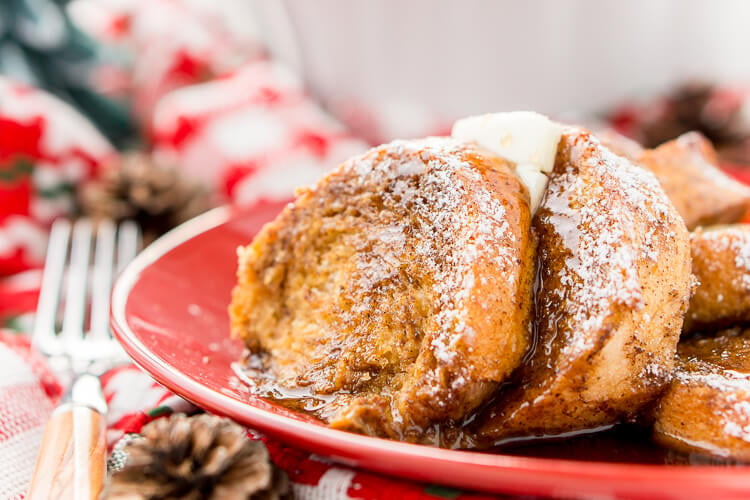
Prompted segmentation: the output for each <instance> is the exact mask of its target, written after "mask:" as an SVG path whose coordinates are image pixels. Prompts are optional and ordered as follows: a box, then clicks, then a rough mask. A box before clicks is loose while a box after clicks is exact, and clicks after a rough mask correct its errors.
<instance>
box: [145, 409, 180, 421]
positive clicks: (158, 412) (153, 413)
mask: <svg viewBox="0 0 750 500" xmlns="http://www.w3.org/2000/svg"><path fill="white" fill-rule="evenodd" d="M173 412H174V410H172V408H170V407H169V406H157V407H156V408H154V409H152V410H149V411H147V412H146V415H148V416H149V417H152V418H156V417H161V416H162V415H169V414H171V413H173Z"/></svg>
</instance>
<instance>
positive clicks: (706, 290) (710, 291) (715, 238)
mask: <svg viewBox="0 0 750 500" xmlns="http://www.w3.org/2000/svg"><path fill="white" fill-rule="evenodd" d="M690 242H691V247H692V259H693V274H694V275H695V277H696V279H697V281H698V286H697V288H696V290H695V294H694V295H693V297H692V299H690V307H689V308H688V312H687V315H686V317H685V330H686V331H695V330H707V331H712V330H713V331H715V330H716V329H719V328H723V327H727V326H732V325H737V324H742V323H748V322H750V224H732V225H727V226H714V227H710V228H698V229H697V230H695V231H694V232H693V233H692V234H691V235H690Z"/></svg>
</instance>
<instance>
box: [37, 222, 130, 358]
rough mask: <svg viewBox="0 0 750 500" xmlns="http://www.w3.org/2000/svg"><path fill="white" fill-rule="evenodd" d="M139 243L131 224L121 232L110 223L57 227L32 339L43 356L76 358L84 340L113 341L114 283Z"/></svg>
mask: <svg viewBox="0 0 750 500" xmlns="http://www.w3.org/2000/svg"><path fill="white" fill-rule="evenodd" d="M140 239H141V237H140V230H139V228H138V226H137V225H136V224H135V223H134V222H132V221H125V222H122V223H121V224H120V225H119V227H115V224H114V223H113V222H112V221H108V220H105V221H97V222H93V221H92V220H90V219H79V220H77V221H75V222H74V223H71V222H69V221H67V220H64V219H58V220H57V221H55V223H54V224H53V225H52V230H51V232H50V238H49V244H48V247H47V257H46V260H45V265H44V274H43V276H42V286H41V290H40V292H39V303H38V305H37V312H36V317H35V320H34V330H33V336H32V340H33V342H34V344H35V345H36V347H37V348H38V349H39V350H41V351H42V352H44V353H45V354H47V355H49V356H57V355H65V354H67V355H73V354H75V351H76V350H77V349H78V348H80V347H81V342H83V340H84V339H86V341H87V343H90V342H93V341H106V340H109V338H110V331H109V295H110V290H111V287H112V280H113V277H114V275H115V273H118V272H120V271H121V270H122V268H123V267H124V266H125V264H127V263H128V262H129V261H130V260H132V259H133V257H135V254H136V252H137V251H138V248H139V246H140ZM89 301H90V304H91V305H90V310H91V315H90V321H89V323H88V327H87V324H86V311H87V305H88V304H89ZM61 302H62V303H63V304H64V311H63V319H62V328H58V323H57V318H58V310H59V307H60V304H61ZM58 331H59V334H58V333H57V332H58Z"/></svg>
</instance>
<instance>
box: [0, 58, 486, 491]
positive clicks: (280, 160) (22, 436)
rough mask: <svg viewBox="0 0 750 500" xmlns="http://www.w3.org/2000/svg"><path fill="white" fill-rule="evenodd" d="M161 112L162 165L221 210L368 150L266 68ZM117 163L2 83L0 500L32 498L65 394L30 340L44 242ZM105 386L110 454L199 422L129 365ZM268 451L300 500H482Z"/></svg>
mask: <svg viewBox="0 0 750 500" xmlns="http://www.w3.org/2000/svg"><path fill="white" fill-rule="evenodd" d="M238 89H244V91H243V92H241V91H238ZM158 109H159V111H158V112H157V114H156V119H155V121H154V130H155V140H156V142H155V149H156V151H157V154H159V155H161V156H164V157H167V158H168V161H174V162H176V163H177V164H179V165H184V168H185V172H184V174H185V175H186V176H191V177H194V178H196V179H201V180H202V181H203V182H205V183H207V184H208V185H210V186H211V187H212V188H213V189H214V190H215V191H216V193H217V197H218V198H220V199H223V200H225V201H233V200H241V201H252V200H254V199H258V198H261V197H269V198H274V197H279V196H281V197H288V196H290V194H291V192H292V190H293V189H294V188H295V187H296V186H297V185H298V184H299V183H300V182H305V181H312V180H314V178H315V177H317V176H318V175H320V174H321V172H323V171H324V169H326V168H330V167H331V166H333V165H335V164H336V162H337V161H340V160H342V159H343V158H344V157H346V156H348V155H349V154H352V153H354V152H356V151H359V150H362V149H364V148H365V147H366V146H365V144H364V143H363V142H362V141H359V140H357V139H355V138H353V137H351V136H350V135H348V134H347V133H346V131H345V130H344V129H343V128H342V127H341V126H340V125H338V124H337V123H336V122H335V121H333V120H332V119H331V118H330V117H328V116H327V115H325V114H324V113H323V112H322V111H321V110H320V109H319V108H318V107H317V106H316V105H315V104H314V103H313V102H312V101H310V99H309V98H308V97H307V96H306V94H305V93H304V91H303V90H302V89H301V87H300V85H299V83H298V82H297V81H296V80H295V79H294V77H293V76H291V75H289V74H287V73H285V72H284V70H283V69H281V68H278V67H276V66H275V65H273V64H272V63H268V62H254V63H251V64H249V65H247V66H244V67H242V68H241V69H240V70H239V71H238V72H236V73H235V74H233V75H230V76H227V77H225V79H222V80H219V81H216V82H211V83H207V84H202V85H198V86H195V87H190V88H186V89H184V90H179V91H176V92H175V93H173V94H169V95H168V96H167V97H166V98H165V99H163V101H162V103H160V105H159V107H158ZM264 124H271V125H273V126H270V125H269V126H268V127H265V128H264ZM238 133H239V134H240V136H239V137H238V136H237V134H238ZM253 134H256V135H257V137H255V138H254V139H253V138H252V135H253ZM243 138H244V139H248V141H247V142H244V140H243ZM251 139H253V140H251ZM248 144H250V145H251V146H252V147H250V146H248ZM117 158H118V153H117V152H116V151H115V150H114V149H113V148H112V147H111V146H110V145H109V144H108V143H107V141H106V140H105V139H104V138H103V137H102V136H101V134H99V133H98V132H97V131H96V130H95V129H94V128H93V127H92V126H91V125H89V123H88V122H87V121H86V120H85V119H84V118H83V117H82V116H81V115H79V114H78V113H77V112H76V111H75V110H74V109H72V108H71V107H69V106H68V105H66V104H64V103H62V102H61V101H59V100H58V99H56V98H54V97H51V96H50V95H48V94H46V93H44V92H42V91H39V90H36V89H33V88H30V87H28V86H25V85H21V84H18V83H15V82H12V81H10V80H7V79H5V78H2V77H0V327H2V328H3V329H2V331H0V499H6V498H14V499H16V498H23V495H24V492H25V489H26V487H27V484H28V480H29V478H30V476H31V472H32V469H33V465H34V461H35V457H36V453H37V450H38V447H39V444H40V441H41V435H42V431H43V427H44V425H45V423H46V421H47V419H48V418H49V415H50V412H51V411H52V409H53V408H54V405H55V404H56V403H57V402H58V401H59V399H60V397H61V395H62V393H63V392H64V388H63V387H61V386H60V384H59V383H58V381H57V380H56V378H55V376H54V375H53V374H52V373H51V372H50V371H49V370H48V369H47V366H46V360H45V359H43V358H42V357H41V356H39V355H38V354H37V353H35V352H34V351H33V349H32V348H31V347H30V345H29V339H28V337H27V335H26V333H27V332H29V331H30V328H31V325H32V322H33V311H34V309H35V307H36V300H37V297H38V291H39V285H40V282H41V276H42V272H41V270H40V266H41V263H42V260H43V256H44V250H45V246H46V231H47V229H48V227H49V224H50V222H51V221H52V220H53V219H55V218H56V217H61V216H73V215H75V214H74V212H75V208H76V207H75V196H74V195H75V191H76V187H77V186H80V185H81V184H83V183H86V182H88V181H90V180H91V179H93V178H96V176H97V175H99V174H100V172H101V171H103V170H104V169H107V168H116V165H117ZM207 159H208V160H210V162H209V163H202V161H204V160H207ZM102 382H103V386H104V393H105V397H106V399H107V401H108V403H109V407H110V411H109V414H108V434H107V437H108V442H109V445H110V446H111V447H113V448H116V444H117V443H118V442H120V440H122V439H123V437H124V436H127V435H128V434H129V433H138V432H139V431H140V429H141V427H142V426H143V425H144V424H146V423H148V422H149V421H151V420H153V419H156V418H160V417H163V416H166V415H169V414H171V413H173V412H188V413H189V412H194V411H199V410H198V409H197V408H194V407H193V406H192V405H190V404H188V403H187V402H185V401H184V400H182V399H180V398H179V397H177V396H175V395H173V394H171V393H170V392H169V391H167V390H165V389H164V388H162V387H161V386H159V385H158V384H156V383H155V382H154V381H153V380H152V379H151V378H150V377H149V376H148V375H147V374H145V373H144V372H142V371H141V370H140V369H138V368H137V367H135V366H133V365H126V366H121V367H119V368H117V369H115V370H112V371H111V372H109V373H107V374H106V375H104V376H103V377H102ZM251 435H252V436H253V438H255V439H258V438H262V437H259V436H257V435H256V434H255V433H252V432H251ZM263 439H264V440H265V438H263ZM265 441H266V444H267V447H268V449H269V451H270V453H271V457H272V459H273V460H274V462H275V463H276V464H277V465H279V466H280V467H281V468H283V469H284V470H285V471H286V472H287V474H288V475H289V478H290V479H291V481H292V483H293V489H294V492H295V494H296V496H297V497H298V498H302V499H347V498H358V499H376V498H383V499H386V498H412V499H423V498H424V499H428V498H482V496H481V495H474V494H468V493H462V492H459V491H456V490H452V489H447V488H442V487H440V486H429V485H423V484H415V483H409V482H406V481H400V480H397V479H391V478H386V477H384V476H379V475H377V474H371V473H368V472H365V471H360V470H354V469H351V468H347V467H343V466H340V465H336V464H334V463H332V462H330V461H328V460H326V459H325V458H324V457H319V456H316V455H314V454H310V453H307V452H303V451H301V450H298V449H295V448H293V447H290V446H288V445H286V444H284V443H281V442H277V441H275V440H270V439H268V440H265ZM112 458H113V459H114V460H115V461H116V460H117V459H118V455H117V452H115V453H114V454H113V456H112Z"/></svg>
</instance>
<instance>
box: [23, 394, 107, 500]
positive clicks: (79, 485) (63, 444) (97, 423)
mask: <svg viewBox="0 0 750 500" xmlns="http://www.w3.org/2000/svg"><path fill="white" fill-rule="evenodd" d="M106 455H107V446H106V442H105V422H104V417H103V416H102V414H101V413H99V412H98V411H97V410H94V409H93V408H90V407H88V406H85V405H82V404H77V403H67V404H64V405H62V406H60V407H58V408H57V409H56V410H55V411H54V412H53V414H52V418H51V420H50V421H49V423H48V424H47V427H46V428H45V430H44V437H43V438H42V446H41V449H40V450H39V456H38V457H37V460H36V467H35V468H34V475H33V477H32V479H31V485H30V487H29V492H28V494H27V495H26V498H27V500H46V499H54V500H57V499H65V500H68V499H70V500H95V499H97V498H99V493H100V492H101V490H102V486H103V484H104V477H105V474H106Z"/></svg>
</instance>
